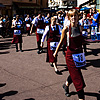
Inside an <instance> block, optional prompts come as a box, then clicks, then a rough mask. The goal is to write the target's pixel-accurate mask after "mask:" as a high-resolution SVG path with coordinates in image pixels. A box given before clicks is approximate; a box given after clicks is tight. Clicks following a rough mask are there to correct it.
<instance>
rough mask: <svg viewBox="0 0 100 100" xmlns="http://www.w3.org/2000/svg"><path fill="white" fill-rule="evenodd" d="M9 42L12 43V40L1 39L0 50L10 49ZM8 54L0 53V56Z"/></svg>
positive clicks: (6, 52)
mask: <svg viewBox="0 0 100 100" xmlns="http://www.w3.org/2000/svg"><path fill="white" fill-rule="evenodd" d="M11 41H12V39H2V40H0V50H6V49H10V46H11ZM5 42H6V43H5ZM8 53H9V51H5V52H0V54H8Z"/></svg>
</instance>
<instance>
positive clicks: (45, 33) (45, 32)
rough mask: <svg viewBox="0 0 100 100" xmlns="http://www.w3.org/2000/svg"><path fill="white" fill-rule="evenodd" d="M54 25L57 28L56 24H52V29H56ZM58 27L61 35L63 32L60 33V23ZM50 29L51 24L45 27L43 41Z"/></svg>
mask: <svg viewBox="0 0 100 100" xmlns="http://www.w3.org/2000/svg"><path fill="white" fill-rule="evenodd" d="M54 27H55V29H56V25H55V26H52V25H51V30H53V31H54ZM58 28H59V35H60V34H61V33H60V26H59V25H58ZM48 31H49V26H46V27H45V31H44V33H43V36H42V39H41V42H44V40H45V37H46V35H47V33H48Z"/></svg>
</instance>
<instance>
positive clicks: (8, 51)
mask: <svg viewBox="0 0 100 100" xmlns="http://www.w3.org/2000/svg"><path fill="white" fill-rule="evenodd" d="M8 53H9V51H6V52H0V54H8Z"/></svg>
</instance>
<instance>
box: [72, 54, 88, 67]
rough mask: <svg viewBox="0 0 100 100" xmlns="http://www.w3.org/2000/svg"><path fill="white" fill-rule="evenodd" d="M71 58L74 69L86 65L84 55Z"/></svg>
mask: <svg viewBox="0 0 100 100" xmlns="http://www.w3.org/2000/svg"><path fill="white" fill-rule="evenodd" d="M72 57H73V60H74V63H75V65H76V67H83V66H85V65H86V60H85V55H84V53H79V54H72Z"/></svg>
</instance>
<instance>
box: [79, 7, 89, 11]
mask: <svg viewBox="0 0 100 100" xmlns="http://www.w3.org/2000/svg"><path fill="white" fill-rule="evenodd" d="M88 9H90V8H88V7H83V8H81V9H80V11H84V10H88Z"/></svg>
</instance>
